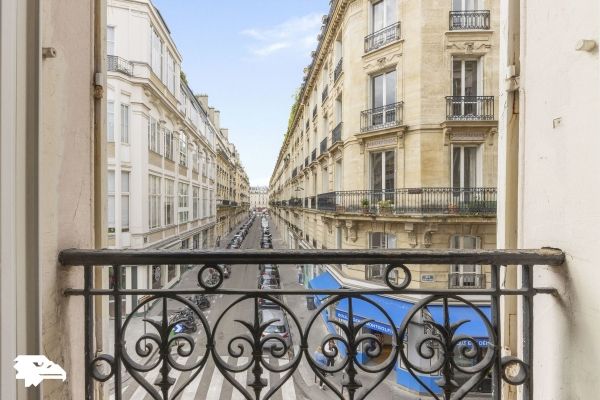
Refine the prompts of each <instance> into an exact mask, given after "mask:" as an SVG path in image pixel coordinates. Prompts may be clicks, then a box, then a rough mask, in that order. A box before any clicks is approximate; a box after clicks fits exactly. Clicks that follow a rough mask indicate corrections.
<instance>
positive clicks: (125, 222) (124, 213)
mask: <svg viewBox="0 0 600 400" xmlns="http://www.w3.org/2000/svg"><path fill="white" fill-rule="evenodd" d="M121 231H123V232H128V231H129V171H122V172H121Z"/></svg>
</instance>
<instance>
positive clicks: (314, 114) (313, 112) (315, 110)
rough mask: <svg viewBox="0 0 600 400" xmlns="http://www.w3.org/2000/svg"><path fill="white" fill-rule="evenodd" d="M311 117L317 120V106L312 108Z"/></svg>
mask: <svg viewBox="0 0 600 400" xmlns="http://www.w3.org/2000/svg"><path fill="white" fill-rule="evenodd" d="M312 116H313V118H317V106H316V104H315V106H314V107H313V110H312Z"/></svg>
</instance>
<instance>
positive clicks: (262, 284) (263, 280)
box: [257, 274, 280, 289]
mask: <svg viewBox="0 0 600 400" xmlns="http://www.w3.org/2000/svg"><path fill="white" fill-rule="evenodd" d="M257 286H258V288H259V289H279V288H280V287H279V279H277V278H275V277H274V276H272V275H264V274H263V275H261V276H259V277H258V285H257Z"/></svg>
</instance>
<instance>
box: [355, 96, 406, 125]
mask: <svg viewBox="0 0 600 400" xmlns="http://www.w3.org/2000/svg"><path fill="white" fill-rule="evenodd" d="M403 105H404V103H403V102H398V103H393V104H387V105H385V106H383V107H377V108H372V109H370V110H365V111H362V112H361V113H360V131H361V132H369V131H374V130H377V129H386V128H392V127H394V126H399V125H402V117H403V116H402V111H403Z"/></svg>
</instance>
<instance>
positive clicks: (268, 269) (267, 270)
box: [259, 264, 280, 280]
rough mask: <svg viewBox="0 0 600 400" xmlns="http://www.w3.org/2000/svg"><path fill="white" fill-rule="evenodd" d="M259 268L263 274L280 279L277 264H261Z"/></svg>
mask: <svg viewBox="0 0 600 400" xmlns="http://www.w3.org/2000/svg"><path fill="white" fill-rule="evenodd" d="M259 269H260V272H261V274H262V275H271V276H274V277H275V278H277V279H278V280H279V279H280V277H279V267H278V266H277V265H275V264H260V265H259Z"/></svg>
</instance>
